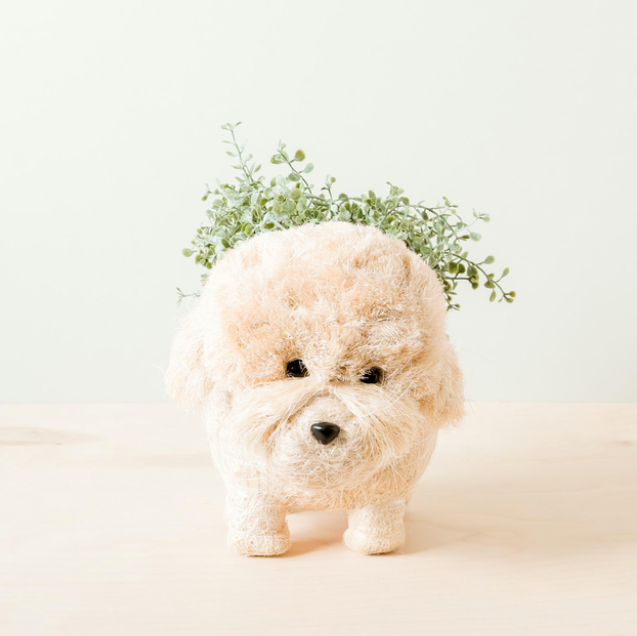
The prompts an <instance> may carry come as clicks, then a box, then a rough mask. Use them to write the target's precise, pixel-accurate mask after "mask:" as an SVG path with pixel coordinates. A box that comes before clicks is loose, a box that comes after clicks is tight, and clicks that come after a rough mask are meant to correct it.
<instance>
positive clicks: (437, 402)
mask: <svg viewBox="0 0 637 636" xmlns="http://www.w3.org/2000/svg"><path fill="white" fill-rule="evenodd" d="M437 376H438V377H437V386H436V388H434V389H433V391H432V394H431V397H430V399H429V401H428V409H427V410H428V411H429V413H428V415H429V417H430V418H431V421H432V423H433V424H434V425H435V426H438V427H440V426H445V425H446V424H453V423H455V422H458V421H459V420H460V419H461V418H462V417H463V415H464V414H465V408H464V403H465V400H464V385H463V381H462V371H461V370H460V366H459V365H458V357H457V355H456V352H455V350H454V348H453V346H452V345H451V343H449V342H447V343H446V346H445V349H444V354H443V356H442V359H441V360H440V365H439V369H438V374H437Z"/></svg>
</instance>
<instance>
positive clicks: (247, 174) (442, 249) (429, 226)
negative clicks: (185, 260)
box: [177, 122, 515, 309]
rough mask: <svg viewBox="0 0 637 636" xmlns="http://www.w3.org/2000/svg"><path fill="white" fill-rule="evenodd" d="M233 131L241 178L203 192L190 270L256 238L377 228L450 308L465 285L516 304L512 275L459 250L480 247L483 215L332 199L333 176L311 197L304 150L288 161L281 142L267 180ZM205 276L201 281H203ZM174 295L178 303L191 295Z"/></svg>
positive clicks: (392, 198)
mask: <svg viewBox="0 0 637 636" xmlns="http://www.w3.org/2000/svg"><path fill="white" fill-rule="evenodd" d="M239 123H240V122H239ZM238 125H239V124H238V123H237V124H225V125H224V126H222V128H223V130H226V131H227V132H228V133H229V136H230V139H229V140H227V141H224V143H226V144H229V145H230V146H231V150H228V153H227V154H228V155H229V156H230V157H232V158H233V159H235V160H236V164H235V165H234V166H232V167H233V168H235V169H236V170H237V171H238V173H239V174H238V175H237V177H236V183H232V184H229V183H221V182H219V181H217V187H216V188H215V189H214V190H211V189H210V187H209V186H207V190H206V193H205V195H204V197H203V200H204V201H207V200H208V199H209V198H210V197H211V196H214V198H213V200H212V204H211V205H210V207H209V209H208V210H207V211H206V215H207V217H208V223H207V224H204V225H202V226H201V227H200V228H199V229H198V230H197V234H196V235H195V238H194V239H193V240H192V247H190V248H186V249H184V250H183V254H184V256H194V257H195V263H198V264H201V265H203V266H204V267H206V268H207V269H210V268H211V267H212V266H213V264H214V263H215V261H216V260H217V259H219V258H220V257H221V256H222V254H223V253H224V252H225V251H227V250H229V249H232V248H233V247H236V246H237V245H238V244H239V243H241V242H242V241H245V240H246V239H248V238H250V237H251V236H253V235H255V234H260V233H263V232H271V231H274V230H285V229H288V228H290V227H293V226H296V225H302V224H303V223H322V222H324V221H348V222H351V223H362V224H364V225H374V226H376V227H378V228H380V229H381V230H382V231H383V232H385V233H386V234H388V235H390V236H394V237H396V238H399V239H402V240H403V241H404V242H405V243H406V244H407V246H408V247H409V248H410V249H412V250H413V251H414V252H416V254H419V255H420V256H421V257H422V258H423V259H424V260H425V261H426V262H427V263H428V264H429V265H430V266H431V267H432V268H433V269H434V270H435V271H436V273H437V274H438V277H439V278H440V280H441V281H442V284H443V287H444V293H445V297H446V299H447V304H448V308H449V309H459V308H460V305H459V304H458V303H456V302H454V300H455V299H454V296H455V295H456V288H457V286H458V284H459V283H461V282H463V281H466V283H467V284H469V285H471V287H472V288H473V289H477V288H478V287H479V286H480V284H482V285H483V287H486V288H487V289H490V290H491V294H490V296H489V300H490V301H494V300H496V299H498V301H499V302H502V301H503V300H504V301H506V302H508V303H511V302H513V299H514V298H515V292H513V291H509V292H507V291H505V290H504V289H503V287H502V286H501V284H500V281H501V280H502V279H503V278H504V277H505V276H506V275H507V274H508V273H509V269H508V268H505V269H504V271H503V272H502V273H501V274H500V276H499V277H498V278H496V277H495V274H493V273H489V272H487V271H486V269H485V266H488V265H491V264H492V263H493V261H494V260H495V259H494V258H493V256H487V257H486V258H485V259H484V260H482V261H480V262H477V261H473V260H472V259H471V258H469V253H468V251H466V250H465V249H464V248H465V246H464V245H463V244H464V243H466V242H469V241H479V240H480V234H478V233H477V232H475V231H474V230H473V229H472V228H473V226H474V224H475V223H477V222H478V221H482V222H488V221H489V216H488V215H487V214H479V213H477V212H476V211H475V210H474V211H473V217H474V218H473V220H472V222H471V223H466V222H465V221H463V220H462V218H461V217H460V216H459V215H458V211H457V206H456V205H452V204H451V203H450V202H449V201H448V200H447V199H446V198H443V204H442V205H436V206H433V207H429V206H426V205H425V204H424V203H422V202H420V203H412V202H411V201H410V200H409V199H408V198H407V197H405V196H403V190H402V189H401V188H399V187H397V186H395V185H392V184H391V183H389V182H388V185H389V194H388V195H386V196H384V197H382V196H378V195H376V194H375V193H374V192H372V191H371V190H370V191H369V192H368V193H367V194H364V195H362V196H360V197H350V196H348V195H347V194H343V193H341V194H339V195H338V196H335V195H334V193H333V186H334V182H335V179H334V177H332V176H331V175H328V176H327V177H326V179H325V185H323V186H322V187H321V189H320V191H319V193H318V194H316V193H315V191H314V190H313V187H314V186H312V185H311V184H310V183H309V182H308V175H309V174H310V173H311V172H312V170H313V169H314V166H313V165H312V164H311V163H307V162H306V161H305V153H304V152H303V151H302V150H297V151H296V152H295V153H294V154H293V155H291V154H290V153H288V151H287V150H286V145H285V144H284V143H279V147H278V149H277V151H276V153H275V154H274V155H273V156H272V158H271V162H272V163H273V164H277V165H281V166H284V167H285V172H287V174H279V175H277V176H276V177H273V178H272V179H271V180H270V181H268V180H267V179H266V178H265V177H264V176H263V175H259V174H258V173H260V171H261V165H258V164H256V163H255V162H254V161H253V157H252V155H251V154H248V155H246V154H245V147H246V146H245V144H239V142H238V141H237V138H236V136H235V128H236V127H237V126H238ZM206 276H207V274H203V278H205V277H206ZM177 291H178V293H179V295H180V298H182V297H184V296H192V295H196V294H184V293H183V292H182V291H181V290H179V289H178V290H177Z"/></svg>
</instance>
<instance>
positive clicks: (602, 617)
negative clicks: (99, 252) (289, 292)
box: [0, 403, 637, 636]
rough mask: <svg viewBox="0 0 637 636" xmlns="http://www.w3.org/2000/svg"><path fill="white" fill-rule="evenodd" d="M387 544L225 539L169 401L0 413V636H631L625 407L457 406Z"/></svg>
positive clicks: (636, 605) (636, 457)
mask: <svg viewBox="0 0 637 636" xmlns="http://www.w3.org/2000/svg"><path fill="white" fill-rule="evenodd" d="M471 410H472V414H471V415H470V416H469V417H468V418H467V419H466V421H465V422H464V424H463V425H462V426H460V427H458V428H455V429H452V430H449V431H445V432H443V434H442V436H441V438H440V442H439V445H438V449H437V451H436V454H435V455H434V460H433V462H432V464H431V466H430V468H429V470H428V472H427V473H426V474H425V476H424V477H423V479H422V480H421V482H420V484H419V486H418V488H417V490H416V492H415V494H414V497H413V499H412V501H411V503H410V505H409V508H408V513H407V533H408V540H407V543H406V545H405V546H404V548H402V549H401V550H400V551H399V552H397V553H394V554H391V555H384V556H375V557H368V556H362V555H359V554H355V553H353V552H350V551H349V550H347V548H345V547H344V546H343V545H342V543H341V535H342V533H343V530H344V529H345V524H346V521H345V518H344V515H343V514H341V513H339V512H330V513H301V514H297V515H293V516H292V517H291V519H290V528H291V532H292V540H293V547H292V549H291V551H290V552H289V553H288V554H287V555H285V556H283V557H277V558H273V559H268V558H247V557H242V556H238V555H236V554H234V553H233V552H231V551H230V550H229V549H228V548H227V547H226V545H225V537H224V535H225V525H224V521H223V502H224V490H223V486H222V484H221V483H220V480H219V478H218V476H217V475H216V474H215V472H214V470H213V468H212V465H211V462H210V459H209V456H208V450H207V444H206V439H205V436H204V432H203V428H202V426H201V425H200V423H199V421H198V420H197V419H195V418H192V417H189V416H186V415H184V414H183V413H182V411H181V410H180V409H179V407H177V406H175V405H172V404H143V405H142V404H128V405H95V404H93V405H29V406H24V405H22V406H11V405H4V406H0V634H2V636H17V635H19V636H41V635H42V636H58V635H59V636H76V635H77V636H102V635H104V636H106V635H108V636H115V635H116V636H128V635H131V636H132V635H134V636H146V635H148V636H150V635H152V636H163V635H170V636H195V635H197V636H199V635H201V636H203V635H206V636H209V635H221V636H225V635H234V634H259V635H261V634H278V635H284V634H294V635H295V636H297V635H298V636H305V635H307V634H325V635H332V634H348V635H349V634H361V635H362V634H365V635H369V634H418V635H424V634H427V635H429V634H445V635H456V634H471V635H474V634H484V635H489V636H493V635H497V634H506V635H509V634H511V635H515V636H525V635H528V634H542V635H553V634H555V635H559V636H564V635H566V634H577V635H578V636H579V635H588V634H595V635H602V636H615V635H620V634H622V635H623V634H625V635H632V636H634V635H635V634H637V405H635V404H576V405H575V404H570V405H569V404H505V403H490V404H484V403H483V404H474V405H473V406H472V407H471Z"/></svg>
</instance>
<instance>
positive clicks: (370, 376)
mask: <svg viewBox="0 0 637 636" xmlns="http://www.w3.org/2000/svg"><path fill="white" fill-rule="evenodd" d="M382 380H383V370H382V369H379V368H378V367H372V368H371V369H368V370H367V371H365V373H363V375H362V376H361V382H364V383H365V384H379V383H380V382H382Z"/></svg>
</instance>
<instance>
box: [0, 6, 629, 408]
mask: <svg viewBox="0 0 637 636" xmlns="http://www.w3.org/2000/svg"><path fill="white" fill-rule="evenodd" d="M636 33H637V4H636V3H635V2H632V1H614V2H613V1H611V2H609V1H608V0H606V1H595V2H592V1H589V0H585V1H575V0H573V1H564V0H562V1H557V2H556V1H534V2H526V1H524V2H520V1H510V0H499V1H496V0H486V1H481V2H478V1H476V2H469V1H465V2H454V1H451V2H449V1H445V2H443V1H441V0H438V1H436V2H430V1H426V2H420V1H417V0H413V1H410V2H401V1H396V0H394V1H392V2H378V1H367V2H351V1H350V2H346V1H345V2H343V1H340V2H338V1H337V2H335V1H332V0H330V1H322V2H315V3H312V2H300V1H296V2H277V1H267V2H257V1H253V2H211V1H209V0H208V1H206V2H204V1H198V2H189V1H187V0H186V1H183V2H170V3H168V2H150V1H148V2H139V1H135V0H133V1H131V0H126V1H122V0H114V1H109V2H83V1H82V2H67V1H61V2H43V1H39V2H28V1H27V2H20V3H18V2H14V3H12V4H11V6H10V7H9V8H7V9H4V10H3V15H2V16H1V19H0V59H2V79H1V88H2V93H3V96H2V109H1V110H2V112H1V115H0V138H1V145H0V155H1V165H0V180H1V182H2V184H1V188H0V206H1V207H0V209H1V213H2V228H1V235H0V242H1V244H0V258H1V261H2V262H1V264H0V272H1V273H0V276H1V277H2V282H1V294H2V308H1V311H0V337H1V339H2V346H1V365H2V366H1V382H0V401H6V402H77V401H81V402H86V401H104V402H110V401H118V402H119V401H135V402H137V401H156V400H164V399H166V396H165V394H164V390H163V386H162V376H163V369H165V367H166V363H167V357H168V347H169V343H170V340H171V338H172V335H173V333H174V329H175V326H176V322H177V317H178V314H179V311H183V309H182V310H178V309H177V307H176V304H175V300H176V297H175V293H174V289H175V287H176V286H180V287H182V288H183V289H185V290H194V289H196V287H197V281H198V276H199V273H200V272H199V271H198V268H196V267H195V266H194V264H193V262H192V260H187V259H185V258H184V257H183V256H181V249H182V248H183V247H185V246H186V245H188V243H189V241H190V238H191V235H192V234H193V232H194V230H195V228H196V227H197V224H198V223H199V222H200V221H201V220H202V219H203V215H204V209H205V204H203V203H202V202H201V200H200V196H201V194H202V193H203V191H204V183H205V182H206V181H208V180H213V179H214V178H215V177H216V176H222V177H229V176H231V171H230V168H229V162H228V158H227V157H226V156H225V154H224V150H225V148H224V147H223V146H222V145H221V143H220V139H221V136H222V133H221V131H220V130H219V126H220V124H222V123H224V122H226V121H228V120H232V121H237V120H242V121H243V122H244V126H242V130H241V135H242V137H245V136H247V137H249V139H250V144H251V148H252V150H253V152H254V153H255V155H257V156H258V157H261V158H263V159H264V160H265V161H266V162H267V159H268V158H269V156H270V154H271V152H272V150H273V149H274V147H275V146H276V143H277V142H278V140H279V138H283V139H284V140H286V141H287V142H288V143H289V144H290V146H291V147H293V148H296V147H302V148H303V149H304V150H305V151H306V153H307V155H308V159H309V160H311V161H312V162H313V163H314V164H315V165H316V171H315V173H314V174H313V176H314V182H315V183H318V179H319V178H322V176H323V175H324V174H325V173H326V172H330V173H332V174H334V175H335V176H337V178H338V181H337V186H340V187H342V188H343V189H346V190H347V191H348V192H353V193H358V192H359V191H361V190H363V189H368V188H370V187H371V188H374V189H376V190H378V191H382V190H383V187H384V183H385V181H387V180H390V181H392V182H394V183H397V184H399V185H401V186H403V187H404V188H405V189H406V191H407V194H408V195H410V196H411V197H412V198H414V199H418V198H425V199H426V200H427V201H429V202H431V203H435V201H436V199H437V198H439V197H441V196H443V195H446V196H448V197H449V198H450V199H451V200H452V201H454V202H456V203H459V204H461V205H462V206H463V207H464V209H465V210H466V211H467V212H469V213H470V210H471V207H475V208H476V209H478V210H479V211H482V212H488V213H490V214H491V215H492V222H491V224H490V225H489V226H484V227H483V229H482V231H483V234H484V237H485V238H484V241H483V243H482V244H479V245H478V246H477V252H478V253H479V254H482V255H486V254H489V253H494V254H495V255H496V257H497V260H496V264H497V265H498V266H500V267H502V266H504V265H509V266H510V267H511V275H510V277H509V279H508V281H509V283H510V285H511V286H512V288H514V289H515V290H516V291H517V292H518V300H517V302H516V303H515V304H514V305H512V306H508V305H506V306H505V305H504V304H500V305H491V304H489V303H488V302H487V298H486V297H487V295H488V293H487V292H486V290H480V291H479V292H471V291H468V292H466V293H465V294H464V295H463V296H462V298H461V302H462V304H463V309H462V311H461V313H459V314H457V315H453V316H452V317H451V325H450V331H451V334H452V338H453V339H454V341H455V342H456V344H457V347H458V350H459V352H460V355H461V359H462V364H463V368H464V370H465V373H466V378H467V394H468V396H469V398H471V399H473V400H529V401H539V400H558V401H598V400H600V401H603V400H612V401H620V400H637V381H636V377H635V370H634V364H633V360H634V358H635V353H636V351H637V342H636V336H635V325H637V301H636V297H635V296H636V295H635V292H636V287H637V286H636V285H635V277H636V274H635V254H634V248H633V246H634V244H635V241H636V240H637V213H636V210H635V181H636V176H637V160H636V154H635V151H636V142H637V126H636V113H637V80H636V78H637V36H636ZM267 169H268V170H270V169H272V170H273V171H274V170H276V168H275V167H274V166H270V165H269V164H268V165H267Z"/></svg>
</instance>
